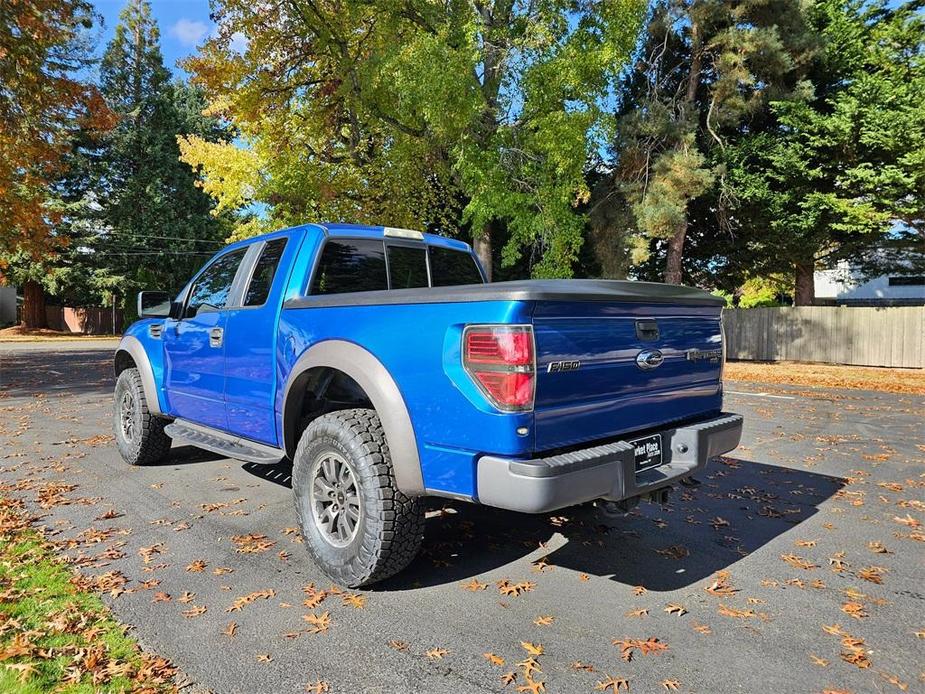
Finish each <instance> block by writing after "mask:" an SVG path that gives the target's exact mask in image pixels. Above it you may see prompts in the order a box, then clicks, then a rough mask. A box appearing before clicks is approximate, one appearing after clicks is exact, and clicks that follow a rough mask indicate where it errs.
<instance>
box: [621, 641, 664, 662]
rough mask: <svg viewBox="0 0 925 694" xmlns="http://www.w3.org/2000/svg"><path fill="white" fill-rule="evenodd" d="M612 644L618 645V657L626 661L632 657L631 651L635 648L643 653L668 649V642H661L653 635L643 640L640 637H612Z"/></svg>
mask: <svg viewBox="0 0 925 694" xmlns="http://www.w3.org/2000/svg"><path fill="white" fill-rule="evenodd" d="M613 645H614V646H619V647H620V657H621V658H623V660H625V661H627V662H629V661H630V660H632V659H633V652H634V651H636V650H639V652H640V653H642V654H643V655H649V654H650V653H656V654H658V653H660V652H661V651H665V650H668V644H667V643H662V642H661V641H659V640H658V639H657V638H655V637H654V636H650V637H649V638H648V639H646V640H645V641H643V640H642V639H614V640H613Z"/></svg>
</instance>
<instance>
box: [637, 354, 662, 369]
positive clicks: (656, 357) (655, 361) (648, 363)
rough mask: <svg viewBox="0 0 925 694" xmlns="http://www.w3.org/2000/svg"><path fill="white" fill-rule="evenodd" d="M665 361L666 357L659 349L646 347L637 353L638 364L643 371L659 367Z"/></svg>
mask: <svg viewBox="0 0 925 694" xmlns="http://www.w3.org/2000/svg"><path fill="white" fill-rule="evenodd" d="M663 361H665V357H663V356H662V353H661V352H659V351H658V350H657V349H644V350H643V351H641V352H640V353H639V354H637V355H636V366H638V367H639V368H640V369H642V370H643V371H650V370H651V369H657V368H658V367H659V366H661V365H662V362H663Z"/></svg>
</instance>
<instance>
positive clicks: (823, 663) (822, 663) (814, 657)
mask: <svg viewBox="0 0 925 694" xmlns="http://www.w3.org/2000/svg"><path fill="white" fill-rule="evenodd" d="M809 657H810V659H811V660H812V661H813V665H818V666H819V667H825V666H826V665H828V664H829V661H828V660H826V659H825V658H820V657H819V656H817V655H813V654H810V656H809Z"/></svg>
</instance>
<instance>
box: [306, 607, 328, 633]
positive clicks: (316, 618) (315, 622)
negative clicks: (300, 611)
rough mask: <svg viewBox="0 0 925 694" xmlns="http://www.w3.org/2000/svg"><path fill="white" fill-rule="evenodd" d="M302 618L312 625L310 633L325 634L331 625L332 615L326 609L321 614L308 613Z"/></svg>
mask: <svg viewBox="0 0 925 694" xmlns="http://www.w3.org/2000/svg"><path fill="white" fill-rule="evenodd" d="M302 619H304V620H305V621H306V622H308V623H309V624H311V625H312V626H311V627H309V629H308V633H309V634H324V633H326V632H327V630H328V627H330V626H331V615H330V614H329V613H328V612H326V611H325V612H322V613H321V614H320V615H316V614H314V613H313V614H307V615H304V616H303V617H302Z"/></svg>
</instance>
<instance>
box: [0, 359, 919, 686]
mask: <svg viewBox="0 0 925 694" xmlns="http://www.w3.org/2000/svg"><path fill="white" fill-rule="evenodd" d="M112 348H113V344H112V343H97V344H94V343H77V344H73V343H69V344H68V345H61V344H48V343H35V344H6V345H0V444H2V447H0V493H3V494H10V495H16V496H20V497H22V498H25V499H27V500H28V501H29V503H30V509H31V510H32V511H33V512H38V513H41V514H42V521H41V522H42V523H43V524H44V526H45V527H46V528H47V530H48V534H49V535H50V537H51V539H52V540H54V541H56V542H59V543H60V545H61V549H62V552H65V553H66V554H67V556H68V557H70V558H71V560H72V561H73V563H74V564H75V565H76V566H78V567H80V569H81V570H82V571H83V572H85V573H88V574H90V575H108V577H109V578H108V579H107V581H108V582H107V581H104V582H103V583H102V587H104V588H107V589H108V590H109V592H108V593H107V597H106V600H107V602H108V604H110V605H111V607H112V610H113V611H114V613H115V615H116V616H117V617H118V618H119V619H120V620H121V621H123V622H124V623H126V624H129V625H131V626H132V627H133V629H134V633H135V634H136V636H137V637H138V639H139V640H140V641H141V643H142V644H143V645H144V646H145V647H146V648H149V649H151V650H153V651H155V652H157V653H159V654H160V655H163V656H165V657H167V658H169V659H171V660H172V661H173V662H174V663H175V664H176V665H177V666H178V667H179V668H180V669H181V670H182V673H183V677H184V681H183V683H184V684H187V683H188V685H189V689H188V690H187V691H189V690H192V691H211V692H216V693H219V692H222V693H223V692H304V691H306V687H307V686H314V687H315V689H308V691H319V692H320V691H330V692H389V693H391V692H515V691H530V692H534V694H541V693H542V692H543V691H546V692H550V693H553V692H591V691H595V688H597V690H598V691H602V690H605V691H607V692H610V691H613V692H617V691H618V688H619V691H621V692H622V691H624V688H622V687H621V683H620V681H621V680H625V681H626V685H628V691H631V692H660V691H675V690H676V691H681V692H702V693H716V692H720V693H722V692H820V693H821V692H825V691H830V692H853V693H855V694H860V693H862V692H889V691H909V692H915V691H925V583H923V576H925V527H923V523H925V398H923V397H921V396H910V395H898V394H888V393H875V392H866V391H849V390H832V389H820V388H799V387H794V386H786V387H781V386H769V385H758V384H746V383H731V384H728V385H727V389H728V390H729V393H728V395H727V405H726V407H727V409H729V410H731V411H735V412H740V413H742V414H744V415H745V417H746V429H745V434H744V437H743V441H742V445H741V446H740V447H739V448H738V449H737V450H736V451H734V452H733V453H731V454H730V455H729V456H727V457H725V458H723V459H721V460H718V461H715V462H714V463H712V464H711V466H710V467H709V469H708V470H707V474H705V475H704V476H703V477H702V479H701V482H702V484H701V485H700V486H698V487H694V488H679V489H677V490H676V491H675V493H674V495H673V497H672V499H671V502H670V504H669V505H668V506H665V507H660V506H652V505H649V504H643V505H641V506H640V508H639V509H638V511H637V512H635V513H633V514H632V515H630V516H629V517H627V518H624V519H620V520H615V521H610V522H607V523H601V522H600V519H599V518H597V517H595V516H594V515H593V514H591V513H588V512H584V511H577V512H574V513H573V512H567V511H563V512H558V513H554V514H550V515H544V516H521V515H517V514H512V513H506V512H502V511H495V510H492V509H486V508H479V507H476V506H472V505H467V504H463V503H456V502H449V503H444V502H442V501H441V500H435V501H434V503H433V504H432V505H431V506H432V511H431V512H430V513H429V514H428V520H427V526H426V539H425V545H424V549H423V551H422V553H421V555H420V557H419V558H418V559H417V560H416V562H415V563H414V564H413V565H412V566H411V567H410V568H409V569H408V570H406V571H405V572H403V573H402V574H400V575H399V576H397V577H395V578H393V579H391V580H390V581H388V582H386V583H384V584H382V585H380V586H377V587H375V589H373V590H367V591H359V592H343V591H341V590H340V589H339V588H337V587H332V586H331V585H330V581H328V580H327V579H325V577H324V576H323V575H322V574H321V573H320V572H319V571H318V570H317V569H316V568H315V567H314V566H313V565H312V564H311V563H310V561H309V559H308V557H307V555H306V553H305V551H304V549H303V548H302V547H301V544H300V538H299V536H298V533H297V531H296V530H295V526H296V520H295V515H294V512H293V509H292V503H291V490H290V488H289V473H290V470H289V469H288V468H287V466H286V465H283V464H280V465H275V466H261V465H254V464H249V463H240V462H237V461H233V460H228V459H222V458H219V457H217V456H215V455H212V454H209V453H204V452H199V451H196V450H194V449H190V448H186V447H178V448H175V449H174V451H173V453H172V455H171V457H170V459H169V460H168V461H166V462H165V463H163V464H161V465H158V466H154V467H147V468H131V467H129V466H127V465H125V464H124V463H123V462H122V460H121V458H120V457H119V454H118V452H117V451H116V449H115V446H114V444H113V442H112V436H111V424H110V408H111V392H112V386H113V378H112V374H111V367H110V357H111V351H112ZM107 572H118V574H112V573H109V574H107ZM117 575H121V576H124V577H125V578H126V579H127V582H126V583H125V584H124V585H119V584H120V583H121V581H120V580H118V579H116V580H114V579H113V577H114V576H117ZM511 585H513V586H515V587H518V586H519V588H517V589H516V590H513V591H512V590H511V589H510V587H511ZM113 587H115V588H116V589H115V590H113V589H112V588H113ZM502 589H505V590H502ZM320 591H323V594H322V593H321V592H320ZM515 593H516V594H515ZM112 594H114V595H115V596H113V595H112ZM310 615H313V616H314V617H313V619H312V620H311V621H309V620H306V619H305V617H306V616H310ZM232 624H233V625H234V626H233V627H232V626H231V625H232ZM655 640H657V641H655ZM525 672H528V673H532V675H531V679H532V680H533V681H534V682H541V683H543V686H544V687H545V689H542V688H539V687H538V686H537V685H533V687H532V688H530V687H528V685H527V681H526V679H525V676H524V675H525ZM506 681H507V683H506ZM323 683H326V685H327V687H328V689H327V690H325V689H323V688H322V686H321V685H322V684H323ZM518 687H527V689H520V690H519V689H518Z"/></svg>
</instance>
